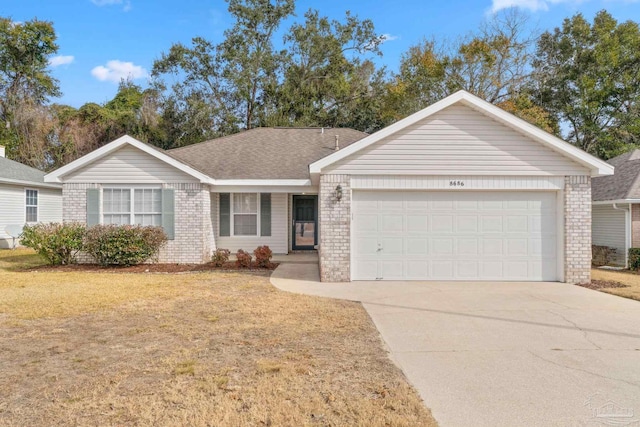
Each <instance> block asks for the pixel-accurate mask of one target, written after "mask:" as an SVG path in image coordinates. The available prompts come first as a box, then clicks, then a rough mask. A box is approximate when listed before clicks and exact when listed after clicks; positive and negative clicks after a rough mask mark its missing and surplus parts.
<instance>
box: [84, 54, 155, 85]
mask: <svg viewBox="0 0 640 427" xmlns="http://www.w3.org/2000/svg"><path fill="white" fill-rule="evenodd" d="M91 75H92V76H93V77H95V78H96V79H98V80H100V81H101V82H105V81H109V82H114V83H120V80H122V79H125V80H126V79H129V78H130V79H132V80H135V79H141V78H143V77H147V75H148V73H147V70H145V69H144V68H142V67H141V66H139V65H134V64H133V62H122V61H118V60H117V59H116V60H113V61H109V62H107V64H106V67H105V66H104V65H98V66H97V67H94V68H93V69H92V70H91Z"/></svg>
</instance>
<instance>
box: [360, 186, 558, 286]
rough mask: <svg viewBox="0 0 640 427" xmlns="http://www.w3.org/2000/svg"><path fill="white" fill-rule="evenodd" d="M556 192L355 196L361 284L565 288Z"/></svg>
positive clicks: (370, 193)
mask: <svg viewBox="0 0 640 427" xmlns="http://www.w3.org/2000/svg"><path fill="white" fill-rule="evenodd" d="M556 198H557V193H556V192H551V191H549V192H533V191H530V192H512V191H492V192H483V191H463V192H444V191H439V192H438V191H432V192H426V191H404V192H403V191H354V192H353V205H352V206H353V215H354V219H353V226H352V246H351V247H352V254H351V256H352V260H353V263H352V266H353V270H352V277H353V279H354V280H376V279H377V280H535V281H539V280H544V281H547V280H558V279H559V278H558V257H557V256H556V253H557V240H556V236H557V234H558V229H557V221H556V218H557V207H556Z"/></svg>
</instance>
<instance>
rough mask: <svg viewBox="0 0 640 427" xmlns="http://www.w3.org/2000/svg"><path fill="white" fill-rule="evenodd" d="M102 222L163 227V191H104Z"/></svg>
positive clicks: (148, 189) (110, 189)
mask: <svg viewBox="0 0 640 427" xmlns="http://www.w3.org/2000/svg"><path fill="white" fill-rule="evenodd" d="M102 222H103V223H104V224H138V225H158V226H160V225H162V189H160V188H105V189H103V190H102Z"/></svg>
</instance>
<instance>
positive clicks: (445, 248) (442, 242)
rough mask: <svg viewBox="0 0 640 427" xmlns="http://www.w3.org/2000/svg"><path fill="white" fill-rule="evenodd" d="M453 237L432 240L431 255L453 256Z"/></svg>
mask: <svg viewBox="0 0 640 427" xmlns="http://www.w3.org/2000/svg"><path fill="white" fill-rule="evenodd" d="M453 240H454V238H453V237H449V238H440V239H438V238H434V239H431V242H432V244H431V253H432V254H433V255H436V256H438V255H453Z"/></svg>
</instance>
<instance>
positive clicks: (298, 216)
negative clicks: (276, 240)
mask: <svg viewBox="0 0 640 427" xmlns="http://www.w3.org/2000/svg"><path fill="white" fill-rule="evenodd" d="M317 244H318V196H293V241H292V245H291V248H292V249H293V250H294V251H300V250H311V249H314V246H315V245H317Z"/></svg>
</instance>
